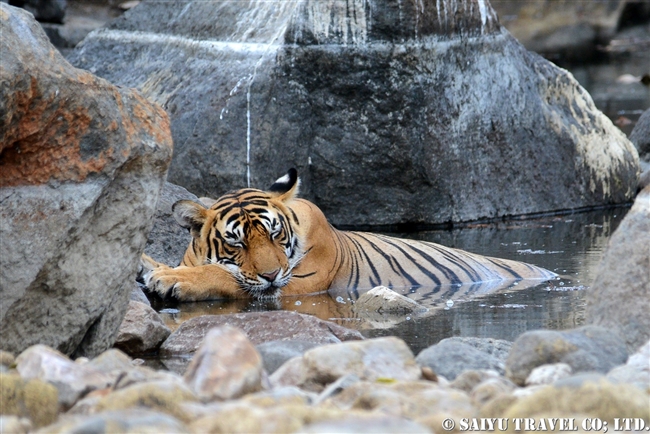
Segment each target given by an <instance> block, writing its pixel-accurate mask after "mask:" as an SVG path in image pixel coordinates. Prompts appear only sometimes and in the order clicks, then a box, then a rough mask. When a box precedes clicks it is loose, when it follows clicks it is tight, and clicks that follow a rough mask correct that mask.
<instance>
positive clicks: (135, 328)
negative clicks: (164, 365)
mask: <svg viewBox="0 0 650 434" xmlns="http://www.w3.org/2000/svg"><path fill="white" fill-rule="evenodd" d="M170 334H171V330H170V329H169V327H167V326H166V325H165V323H164V322H163V320H162V318H160V315H158V313H157V312H156V311H155V310H153V309H152V308H151V306H148V305H146V304H144V303H140V302H138V301H129V309H128V310H127V311H126V315H125V316H124V321H122V325H121V326H120V329H119V331H118V334H117V338H116V339H115V347H116V348H119V349H121V350H122V351H124V352H126V353H127V354H131V355H139V354H146V353H151V352H153V351H155V350H157V349H158V347H159V346H160V345H161V344H162V343H163V341H164V340H165V339H167V337H168V336H169V335H170Z"/></svg>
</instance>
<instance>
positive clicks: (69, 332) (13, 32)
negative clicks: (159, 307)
mask: <svg viewBox="0 0 650 434" xmlns="http://www.w3.org/2000/svg"><path fill="white" fill-rule="evenodd" d="M0 34H1V35H2V37H1V38H0V52H2V62H0V113H1V116H0V117H1V118H2V128H0V244H1V246H2V267H0V288H1V291H0V328H1V329H2V340H1V341H0V348H2V349H3V350H7V351H11V352H14V353H19V352H21V351H22V350H24V349H25V348H27V347H29V346H31V345H33V344H37V343H41V344H46V345H49V346H51V347H54V348H56V349H58V350H60V351H62V352H64V353H66V354H74V355H88V356H92V355H95V354H98V353H99V352H101V351H103V350H105V349H107V348H108V347H110V346H111V345H112V343H113V340H114V339H115V336H116V334H117V330H118V327H119V325H120V323H121V321H122V318H123V316H124V313H125V312H126V308H127V306H128V300H129V293H130V290H131V287H132V280H133V278H134V276H135V272H136V267H137V258H138V257H139V255H140V253H141V252H142V250H143V248H144V246H145V243H146V238H147V233H148V231H149V229H150V228H151V224H152V215H153V213H154V211H155V205H156V202H157V200H158V195H159V193H160V190H161V187H162V184H163V182H164V180H165V177H166V173H167V168H168V166H169V162H170V160H171V155H172V140H171V135H170V131H169V121H168V118H167V115H166V113H165V112H164V111H163V110H162V109H161V108H160V107H159V106H157V105H155V104H153V103H151V102H149V101H147V100H146V99H145V98H144V97H142V96H141V95H140V94H139V93H137V92H136V91H134V90H132V89H127V88H122V87H117V86H114V85H112V84H110V83H109V82H107V81H106V80H103V79H100V78H98V77H96V76H94V75H92V74H90V73H89V72H87V71H83V70H79V69H76V68H74V67H73V66H71V65H70V64H69V63H68V62H67V61H66V60H65V59H64V58H63V57H62V56H61V55H60V54H59V52H58V51H57V50H56V49H55V48H54V47H53V46H52V45H51V44H50V43H49V41H48V39H47V37H46V35H45V33H44V32H43V30H42V29H41V27H40V26H39V24H38V23H37V22H36V21H35V20H34V19H33V17H32V16H31V15H30V14H28V13H26V12H24V11H22V10H20V9H17V8H14V7H11V6H8V5H6V4H0Z"/></svg>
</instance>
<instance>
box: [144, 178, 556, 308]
mask: <svg viewBox="0 0 650 434" xmlns="http://www.w3.org/2000/svg"><path fill="white" fill-rule="evenodd" d="M299 187H300V179H299V178H298V174H297V171H296V170H295V169H290V170H289V171H288V172H287V173H286V174H285V175H284V176H282V177H281V178H279V179H277V180H276V181H275V183H273V185H271V187H270V188H269V189H268V190H266V191H263V190H258V189H253V188H244V189H240V190H236V191H233V192H229V193H226V194H225V195H223V196H222V197H220V198H219V199H217V200H216V201H214V203H213V204H212V205H211V206H209V207H206V206H204V205H203V204H200V203H197V202H194V201H191V200H181V201H178V202H176V203H175V204H174V205H173V206H172V214H173V215H174V218H175V219H176V221H177V222H178V223H179V224H180V225H181V226H182V227H184V228H186V229H188V230H189V232H190V234H191V236H192V240H191V242H190V244H189V246H188V248H187V250H186V252H185V254H184V256H183V259H182V262H181V264H180V265H179V266H178V267H170V266H167V265H165V264H161V263H158V262H156V261H155V260H153V259H152V258H150V257H149V256H147V255H145V254H143V255H142V259H141V265H140V277H141V280H142V281H143V283H144V285H145V286H146V288H147V289H148V290H149V291H151V292H153V293H155V294H158V295H160V296H161V297H163V298H173V299H177V300H179V301H201V300H210V299H219V298H253V299H261V298H276V297H280V296H281V295H287V296H288V295H292V296H295V295H306V294H315V293H322V292H326V291H331V290H335V289H336V290H346V291H352V292H354V293H355V294H357V295H358V294H359V293H360V292H364V291H366V290H369V289H372V288H374V287H377V286H379V285H382V286H386V287H388V288H416V287H422V286H428V287H441V286H445V285H458V286H460V285H462V284H468V283H478V282H490V281H498V282H504V281H519V280H522V279H536V280H549V279H551V278H554V277H555V276H556V275H555V273H553V272H551V271H548V270H546V269H543V268H540V267H537V266H535V265H531V264H527V263H523V262H518V261H513V260H506V259H498V258H492V257H487V256H481V255H478V254H474V253H470V252H466V251H462V250H458V249H454V248H450V247H445V246H442V245H439V244H435V243H431V242H425V241H417V240H409V239H401V238H396V237H390V236H387V235H382V234H378V233H367V232H353V231H342V230H338V229H336V228H334V227H333V226H332V225H331V224H330V223H329V222H328V221H327V218H326V217H325V215H324V214H323V212H322V211H321V210H320V209H319V208H318V207H317V206H316V205H315V204H313V203H312V202H310V201H308V200H306V199H303V198H299V197H298V193H299Z"/></svg>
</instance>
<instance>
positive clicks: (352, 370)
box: [302, 336, 421, 385]
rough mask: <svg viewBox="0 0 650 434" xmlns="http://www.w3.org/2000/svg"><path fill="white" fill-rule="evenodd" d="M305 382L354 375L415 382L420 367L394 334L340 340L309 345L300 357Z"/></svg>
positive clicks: (329, 380)
mask: <svg viewBox="0 0 650 434" xmlns="http://www.w3.org/2000/svg"><path fill="white" fill-rule="evenodd" d="M302 363H303V366H304V372H305V383H306V384H314V385H327V384H329V383H333V382H334V381H336V380H338V379H339V378H341V377H343V376H345V375H348V374H354V375H356V376H357V377H359V378H360V379H362V380H368V381H377V380H384V381H387V380H388V381H392V380H401V381H414V380H419V379H420V377H421V370H420V367H419V366H418V365H417V363H416V362H415V359H414V357H413V353H412V352H411V350H410V349H409V347H408V346H407V345H406V343H405V342H404V341H403V340H401V339H399V338H396V337H392V336H391V337H386V338H375V339H368V340H365V341H350V342H342V343H340V344H334V345H323V346H320V347H316V348H312V349H311V350H308V351H306V352H305V354H304V355H303V356H302Z"/></svg>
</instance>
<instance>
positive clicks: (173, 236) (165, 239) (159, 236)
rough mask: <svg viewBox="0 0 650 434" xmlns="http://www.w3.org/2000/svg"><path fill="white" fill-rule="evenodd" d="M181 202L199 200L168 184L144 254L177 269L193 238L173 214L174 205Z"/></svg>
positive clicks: (161, 195) (162, 194) (161, 194)
mask: <svg viewBox="0 0 650 434" xmlns="http://www.w3.org/2000/svg"><path fill="white" fill-rule="evenodd" d="M179 200H193V201H196V202H198V201H199V199H198V198H197V197H196V196H195V195H193V194H192V193H190V192H189V191H187V190H185V189H184V188H183V187H179V186H178V185H174V184H171V183H169V182H166V183H165V185H164V186H163V189H162V191H161V192H160V199H159V200H158V205H157V206H156V215H155V219H154V223H153V228H151V232H149V239H148V240H147V246H146V247H145V249H144V252H145V253H146V254H147V255H149V256H151V257H152V258H153V259H155V260H156V261H158V262H161V263H163V264H166V265H169V266H171V267H175V266H177V265H178V264H180V262H181V259H183V255H184V254H185V250H187V246H189V244H190V241H191V240H192V236H191V235H190V234H189V232H188V231H187V229H185V228H183V227H181V226H180V225H179V224H178V222H177V221H176V219H174V216H173V214H172V205H174V203H176V202H178V201H179Z"/></svg>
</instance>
